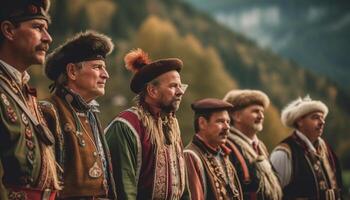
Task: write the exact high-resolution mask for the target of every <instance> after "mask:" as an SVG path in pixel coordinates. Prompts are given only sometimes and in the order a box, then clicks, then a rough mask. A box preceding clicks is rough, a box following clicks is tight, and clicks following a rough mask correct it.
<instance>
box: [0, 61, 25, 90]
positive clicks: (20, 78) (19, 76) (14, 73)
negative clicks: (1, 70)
mask: <svg viewBox="0 0 350 200" xmlns="http://www.w3.org/2000/svg"><path fill="white" fill-rule="evenodd" d="M0 63H1V64H2V65H4V66H5V68H6V70H7V71H8V72H9V73H10V75H11V77H12V78H13V79H14V80H15V81H16V83H17V84H18V85H20V86H21V87H22V86H23V85H24V84H27V83H28V81H29V79H30V75H29V74H28V72H27V71H24V73H21V72H20V71H18V70H17V69H16V68H14V67H12V66H11V65H9V64H7V63H6V62H5V61H3V60H0Z"/></svg>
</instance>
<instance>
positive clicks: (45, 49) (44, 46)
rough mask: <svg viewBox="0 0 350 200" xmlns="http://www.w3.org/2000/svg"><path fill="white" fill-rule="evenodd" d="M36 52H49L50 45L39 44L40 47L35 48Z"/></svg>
mask: <svg viewBox="0 0 350 200" xmlns="http://www.w3.org/2000/svg"><path fill="white" fill-rule="evenodd" d="M35 50H37V51H45V52H47V51H48V50H49V45H48V44H45V43H42V44H39V45H38V46H36V47H35Z"/></svg>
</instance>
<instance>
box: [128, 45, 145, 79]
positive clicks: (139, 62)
mask: <svg viewBox="0 0 350 200" xmlns="http://www.w3.org/2000/svg"><path fill="white" fill-rule="evenodd" d="M124 62H125V67H126V69H128V70H129V71H132V72H133V73H136V72H138V71H139V70H140V69H141V68H142V67H143V66H145V65H147V64H149V63H150V62H151V60H150V59H149V58H148V54H147V53H145V52H144V51H143V50H142V49H140V48H137V49H135V50H132V51H130V52H129V53H128V54H126V56H125V57H124Z"/></svg>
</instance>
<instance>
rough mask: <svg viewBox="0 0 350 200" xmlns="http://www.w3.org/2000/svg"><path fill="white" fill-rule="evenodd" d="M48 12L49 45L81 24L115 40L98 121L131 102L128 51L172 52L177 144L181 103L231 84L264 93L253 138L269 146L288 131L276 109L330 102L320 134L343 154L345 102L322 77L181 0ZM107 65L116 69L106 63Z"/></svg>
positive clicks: (185, 107) (74, 4)
mask: <svg viewBox="0 0 350 200" xmlns="http://www.w3.org/2000/svg"><path fill="white" fill-rule="evenodd" d="M68 2H69V6H68ZM91 7H92V8H99V10H100V12H92V11H91V10H90V11H89V9H91ZM68 8H69V9H70V10H73V11H71V12H70V13H69V15H64V14H62V13H63V12H62V10H67V9H68ZM111 8H112V9H111ZM103 11H106V12H103ZM107 11H108V12H107ZM52 14H53V16H52V17H53V24H52V26H51V27H50V30H51V32H52V34H53V37H54V39H55V42H54V44H53V46H57V45H58V44H59V43H60V42H62V41H63V40H64V39H65V38H66V37H67V36H68V35H71V34H72V33H74V32H77V31H80V30H84V29H86V28H94V29H97V30H100V31H103V32H105V33H108V34H109V35H111V36H112V37H113V39H114V41H115V42H116V46H117V49H116V51H115V53H114V55H113V56H112V59H111V60H109V61H108V63H109V66H110V69H109V71H110V75H111V77H112V78H111V80H109V81H108V85H107V90H106V91H107V94H106V95H105V96H104V97H103V98H101V99H99V102H100V103H101V108H102V111H103V112H102V114H103V115H102V119H103V121H104V123H105V124H106V123H107V122H108V121H109V120H110V119H111V118H112V117H113V116H114V115H115V114H116V113H117V112H119V111H120V110H122V109H124V108H125V107H127V106H130V105H131V104H132V102H131V99H132V97H133V94H131V93H130V91H129V89H128V84H129V78H130V74H129V73H128V72H126V71H125V69H124V68H123V67H122V66H123V62H122V58H123V56H124V55H125V53H126V52H127V51H128V50H130V49H131V48H135V47H142V48H144V49H145V50H147V51H149V52H150V55H151V57H152V58H153V59H157V58H160V57H170V56H174V57H180V58H181V59H183V60H184V61H185V67H184V71H183V81H184V82H186V83H189V84H190V86H189V89H188V91H187V92H186V94H185V96H184V101H183V103H182V106H181V108H180V110H179V113H178V117H179V119H180V123H181V124H180V125H181V129H182V131H183V135H184V138H185V142H188V140H189V139H190V136H191V135H192V134H193V129H192V117H193V116H192V111H191V110H190V107H189V104H190V103H191V102H192V101H193V100H195V99H197V98H202V97H218V98H221V97H223V95H224V93H225V92H226V91H227V90H229V89H233V88H255V89H261V90H263V91H265V92H266V93H267V94H268V95H269V96H270V98H271V100H272V104H273V105H272V107H271V109H269V111H268V116H266V123H265V128H266V129H265V132H264V133H263V134H262V135H261V136H262V137H264V139H265V141H267V142H268V143H269V144H270V147H272V146H273V145H275V144H276V143H277V142H278V141H279V140H280V139H281V138H282V137H284V136H285V135H286V134H288V131H287V130H286V129H285V128H283V127H282V125H281V123H280V121H279V119H278V116H279V115H278V113H279V110H280V109H281V108H282V107H283V105H285V104H286V103H287V102H289V101H291V100H292V99H295V98H296V97H297V96H304V95H306V94H310V95H311V97H313V98H316V99H320V100H323V101H325V102H326V104H327V105H328V106H329V107H330V110H331V112H330V115H329V117H328V119H327V121H328V123H327V127H326V131H325V132H326V133H327V134H326V135H325V137H327V138H328V139H329V140H330V142H331V144H332V146H337V147H338V148H337V152H338V153H343V154H342V156H343V155H344V156H350V155H346V152H348V150H349V149H350V146H349V144H347V143H345V142H344V141H346V138H349V136H348V134H347V133H348V132H349V127H348V126H347V122H348V121H349V120H350V117H349V113H350V108H349V105H348V102H349V100H350V99H349V97H348V96H346V94H345V93H344V92H343V91H342V90H340V89H339V88H338V87H337V86H336V85H335V84H334V83H332V82H330V81H329V80H328V79H326V78H325V77H321V76H316V75H314V74H312V73H310V72H308V71H306V70H304V69H303V68H302V67H301V66H299V65H298V64H296V63H295V62H293V61H290V60H286V59H283V58H281V57H280V56H277V55H276V54H274V53H272V52H269V51H266V50H263V49H261V48H259V47H258V45H257V44H255V43H254V42H253V41H251V40H248V39H246V38H244V37H243V36H241V35H239V34H237V33H234V32H232V31H231V30H229V29H228V28H226V27H224V26H222V25H220V24H218V23H217V22H215V20H214V19H213V18H211V17H209V16H208V15H206V14H203V13H202V12H199V11H197V10H195V9H193V8H192V7H191V6H190V5H188V4H186V3H183V2H180V1H176V0H163V1H160V0H159V1H158V0H139V1H138V3H137V4H135V3H133V2H130V1H126V0H114V1H112V0H98V1H97V0H96V1H93V0H77V1H68V0H65V1H64V0H59V1H58V0H56V1H55V2H54V4H53V11H52ZM96 18H98V19H101V20H102V19H103V20H102V21H101V24H99V23H96ZM62 24H63V25H62ZM115 65H117V67H112V66H115ZM39 82H40V81H37V82H36V83H39ZM40 91H42V93H41V94H42V96H45V95H47V94H45V92H44V91H45V90H44V89H41V90H40ZM331 133H332V135H330V134H331ZM274 136H275V137H274ZM345 159H346V158H345V157H343V160H345ZM348 166H349V167H350V164H349V165H348Z"/></svg>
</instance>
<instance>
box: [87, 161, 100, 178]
mask: <svg viewBox="0 0 350 200" xmlns="http://www.w3.org/2000/svg"><path fill="white" fill-rule="evenodd" d="M101 175H102V169H101V168H100V167H99V166H98V164H97V162H96V161H95V163H94V165H93V166H92V167H91V168H90V169H89V176H90V177H91V178H98V177H100V176H101Z"/></svg>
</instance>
